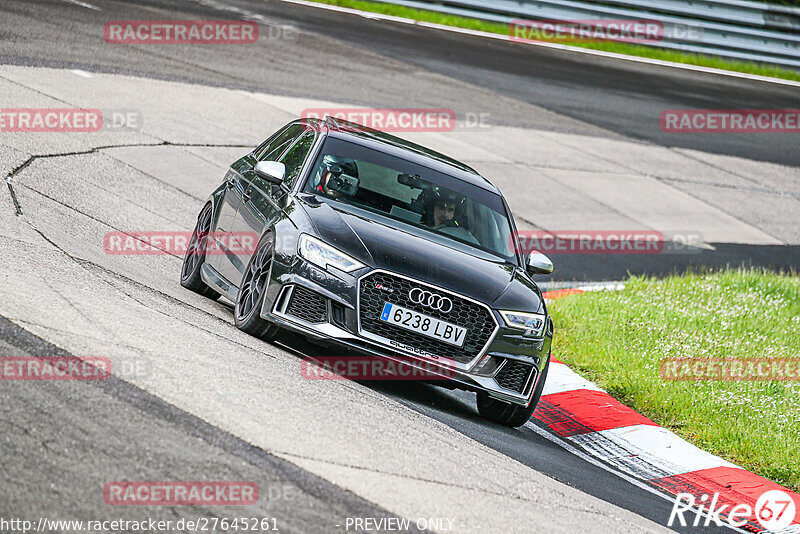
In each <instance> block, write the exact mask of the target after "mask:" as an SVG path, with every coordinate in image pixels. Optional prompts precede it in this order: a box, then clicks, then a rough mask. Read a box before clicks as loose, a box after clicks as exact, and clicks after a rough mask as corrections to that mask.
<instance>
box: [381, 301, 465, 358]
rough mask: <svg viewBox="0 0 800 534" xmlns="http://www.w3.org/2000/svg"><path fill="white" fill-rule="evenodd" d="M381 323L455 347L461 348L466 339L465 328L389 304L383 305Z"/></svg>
mask: <svg viewBox="0 0 800 534" xmlns="http://www.w3.org/2000/svg"><path fill="white" fill-rule="evenodd" d="M381 321H385V322H387V323H389V324H393V325H396V326H399V327H400V328H405V329H406V330H411V331H412V332H416V333H418V334H422V335H423V336H428V337H432V338H433V339H438V340H439V341H443V342H444V343H449V344H450V345H455V346H456V347H461V346H463V345H464V338H465V337H467V329H466V328H462V327H460V326H456V325H454V324H452V323H448V322H446V321H442V320H441V319H437V318H436V317H431V316H430V315H425V314H424V313H419V312H415V311H414V310H409V309H408V308H404V307H402V306H398V305H397V304H391V303H389V302H387V303H386V304H384V305H383V311H381Z"/></svg>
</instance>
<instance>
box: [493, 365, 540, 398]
mask: <svg viewBox="0 0 800 534" xmlns="http://www.w3.org/2000/svg"><path fill="white" fill-rule="evenodd" d="M531 367H532V365H531V364H529V363H522V362H518V361H514V360H506V364H505V365H504V366H503V368H502V369H500V372H498V373H497V375H496V376H495V377H494V380H495V382H497V383H498V384H499V385H500V386H501V387H504V388H506V389H510V390H511V391H516V392H517V393H522V392H523V390H524V389H525V384H527V383H528V376H529V375H530V374H531Z"/></svg>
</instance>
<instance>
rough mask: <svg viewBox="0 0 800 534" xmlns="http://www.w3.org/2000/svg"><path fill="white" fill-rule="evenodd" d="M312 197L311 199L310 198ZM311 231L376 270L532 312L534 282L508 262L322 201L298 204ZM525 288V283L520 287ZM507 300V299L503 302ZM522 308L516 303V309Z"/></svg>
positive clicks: (536, 301) (534, 308)
mask: <svg viewBox="0 0 800 534" xmlns="http://www.w3.org/2000/svg"><path fill="white" fill-rule="evenodd" d="M312 198H313V197H312ZM301 205H302V206H303V208H304V211H305V212H306V213H307V214H308V216H309V218H310V219H311V221H312V224H313V226H314V228H315V229H316V231H317V235H318V236H319V237H320V238H321V239H322V240H323V241H325V242H327V243H330V244H331V245H333V246H335V247H336V248H338V249H340V250H341V251H342V252H346V253H347V254H349V255H351V256H353V257H354V258H356V259H358V260H359V261H361V262H362V263H365V264H367V265H369V266H371V267H374V268H376V269H385V270H387V271H391V272H394V273H398V274H402V275H405V276H408V277H411V278H416V279H417V280H421V281H424V282H428V283H430V284H434V285H437V286H440V287H443V288H445V289H449V290H451V291H454V292H456V293H459V294H461V295H465V296H468V297H471V298H473V299H476V300H479V301H481V302H485V303H487V304H490V305H492V304H494V303H495V301H498V299H499V300H500V301H501V302H503V305H504V306H505V304H506V303H509V304H511V303H513V304H514V305H515V306H514V307H513V308H512V309H517V310H520V311H525V310H528V311H538V310H539V308H540V299H539V298H538V295H537V290H536V289H535V286H534V284H532V283H531V282H530V281H528V280H525V279H524V277H521V276H520V273H519V271H518V269H516V268H515V267H514V266H513V265H509V264H506V263H499V262H496V261H491V260H488V259H482V258H479V257H476V256H473V255H471V254H468V253H466V252H462V251H460V250H457V249H455V248H451V247H449V246H446V245H443V244H439V243H437V242H435V241H432V240H430V239H426V238H424V237H421V236H418V235H415V234H414V233H412V232H413V230H412V229H409V231H404V230H403V229H401V228H400V225H399V224H398V226H394V225H392V223H391V221H387V222H386V223H383V222H380V221H379V220H376V219H377V217H376V216H372V215H371V214H370V216H366V215H362V214H361V213H362V210H359V209H357V208H351V207H350V206H346V207H344V206H343V207H341V208H340V207H338V206H337V207H336V208H334V207H332V206H331V205H329V204H327V203H325V202H313V201H307V202H301ZM526 286H527V287H526ZM507 301H510V302H507ZM521 306H522V307H521Z"/></svg>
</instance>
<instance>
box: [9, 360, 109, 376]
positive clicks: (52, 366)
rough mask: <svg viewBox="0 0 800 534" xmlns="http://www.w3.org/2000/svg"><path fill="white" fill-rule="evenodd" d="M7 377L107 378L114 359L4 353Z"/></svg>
mask: <svg viewBox="0 0 800 534" xmlns="http://www.w3.org/2000/svg"><path fill="white" fill-rule="evenodd" d="M0 373H2V378H3V380H105V379H107V378H108V377H109V376H111V360H110V359H108V358H104V357H83V358H79V357H77V356H52V357H50V356H48V357H34V356H4V357H3V358H2V360H0Z"/></svg>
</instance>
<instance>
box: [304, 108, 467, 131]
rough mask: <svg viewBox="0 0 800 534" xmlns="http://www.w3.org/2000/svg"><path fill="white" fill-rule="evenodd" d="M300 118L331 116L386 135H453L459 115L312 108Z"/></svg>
mask: <svg viewBox="0 0 800 534" xmlns="http://www.w3.org/2000/svg"><path fill="white" fill-rule="evenodd" d="M300 116H301V117H302V118H304V119H322V118H325V116H330V117H333V118H335V119H342V120H346V121H350V122H355V123H357V124H359V125H361V126H365V127H366V128H370V129H373V130H381V131H383V132H451V131H453V130H454V129H455V127H456V112H455V111H453V110H452V109H445V108H385V109H371V108H308V109H304V110H303V111H302V113H301V114H300Z"/></svg>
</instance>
